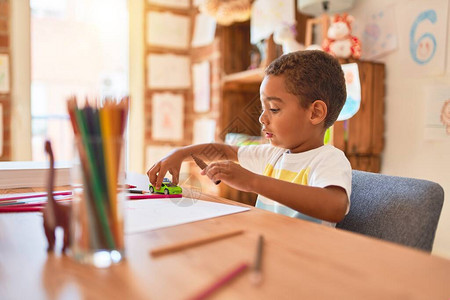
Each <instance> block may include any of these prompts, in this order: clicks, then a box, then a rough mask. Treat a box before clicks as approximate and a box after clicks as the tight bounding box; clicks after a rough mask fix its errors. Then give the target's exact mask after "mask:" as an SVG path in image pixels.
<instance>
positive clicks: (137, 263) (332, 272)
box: [0, 191, 450, 300]
mask: <svg viewBox="0 0 450 300" xmlns="http://www.w3.org/2000/svg"><path fill="white" fill-rule="evenodd" d="M0 192H2V191H0ZM202 197H203V199H205V200H211V201H219V202H223V203H232V204H236V203H235V202H231V201H230V200H226V199H223V198H219V197H212V196H206V195H203V196H202ZM232 229H245V233H244V234H241V235H238V236H235V237H231V238H227V239H224V240H221V241H216V242H213V243H210V244H207V245H203V246H199V247H195V248H191V249H188V250H184V251H182V252H178V253H173V254H167V255H164V256H160V257H156V258H154V257H151V256H150V255H149V250H150V249H152V248H154V247H157V246H161V245H165V244H168V243H174V242H178V241H181V240H184V239H190V238H195V237H199V236H204V235H207V234H211V233H220V232H224V231H228V230H232ZM259 234H264V237H265V241H266V242H265V249H264V257H263V276H264V279H263V282H262V284H261V285H260V286H254V285H252V284H251V283H250V273H249V272H247V273H244V274H241V275H240V276H239V277H237V278H235V280H234V281H232V282H231V283H230V284H229V285H227V286H224V287H223V288H221V289H220V290H218V291H217V293H215V294H214V297H213V298H214V299H313V298H314V299H327V300H328V299H449V298H450V261H449V260H446V259H443V258H439V257H435V256H431V255H429V254H427V253H423V252H420V251H418V250H414V249H410V248H406V247H403V246H399V245H395V244H392V243H388V242H384V241H379V240H375V239H372V238H368V237H365V236H361V235H357V234H353V233H349V232H345V231H341V230H337V229H333V228H327V227H325V226H322V225H317V224H313V223H309V222H306V221H302V220H297V219H292V218H289V217H285V216H282V215H277V214H274V213H270V212H266V211H263V210H259V209H256V208H252V209H251V210H250V211H248V212H243V213H238V214H233V215H228V216H223V217H218V218H214V219H209V220H205V221H199V222H194V223H189V224H184V225H179V226H174V227H168V228H163V229H158V230H155V231H149V232H145V233H140V234H132V235H128V236H127V237H126V251H127V259H126V261H125V262H123V263H120V264H118V265H115V266H113V267H111V268H108V269H96V268H94V267H91V266H86V265H82V264H78V263H76V262H74V261H73V260H72V259H71V258H70V257H67V256H62V255H60V254H47V252H46V250H45V249H46V245H47V244H46V241H45V237H44V232H43V228H42V214H41V213H10V214H7V213H4V214H0V299H187V298H189V297H191V296H193V295H195V294H197V292H198V291H200V290H202V289H203V288H204V287H206V286H208V285H209V284H210V283H211V282H213V281H215V280H216V279H217V278H219V277H220V276H221V275H222V274H224V272H226V271H227V270H229V269H230V268H232V267H233V266H235V265H237V264H239V263H240V262H250V263H251V262H252V261H253V258H254V255H255V250H256V242H257V238H258V235H259Z"/></svg>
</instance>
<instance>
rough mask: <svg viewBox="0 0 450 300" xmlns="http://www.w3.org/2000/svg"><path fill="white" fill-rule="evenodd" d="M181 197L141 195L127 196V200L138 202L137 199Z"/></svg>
mask: <svg viewBox="0 0 450 300" xmlns="http://www.w3.org/2000/svg"><path fill="white" fill-rule="evenodd" d="M181 197H183V195H181V194H177V195H161V194H143V195H129V196H128V200H139V199H160V198H163V199H164V198H181Z"/></svg>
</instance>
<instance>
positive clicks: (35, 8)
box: [30, 0, 129, 161]
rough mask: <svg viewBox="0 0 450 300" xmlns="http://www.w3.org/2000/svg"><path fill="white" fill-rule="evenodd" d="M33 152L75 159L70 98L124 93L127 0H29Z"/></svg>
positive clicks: (38, 157) (36, 155) (39, 155)
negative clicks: (50, 149) (51, 151)
mask: <svg viewBox="0 0 450 300" xmlns="http://www.w3.org/2000/svg"><path fill="white" fill-rule="evenodd" d="M30 8H31V123H32V124H31V126H32V158H33V160H37V161H43V160H46V156H45V152H44V141H45V140H46V139H50V140H51V141H52V145H53V149H54V152H55V158H56V159H57V160H71V159H72V156H73V142H72V141H73V133H72V128H71V125H70V120H69V116H68V114H67V110H66V99H67V98H68V97H70V96H72V95H75V96H77V98H78V99H84V98H85V97H89V98H91V99H99V100H100V99H103V98H105V97H116V98H119V97H122V96H124V95H128V94H129V84H128V70H129V67H128V51H129V50H128V49H129V38H128V24H129V23H128V10H127V0H114V1H109V0H30Z"/></svg>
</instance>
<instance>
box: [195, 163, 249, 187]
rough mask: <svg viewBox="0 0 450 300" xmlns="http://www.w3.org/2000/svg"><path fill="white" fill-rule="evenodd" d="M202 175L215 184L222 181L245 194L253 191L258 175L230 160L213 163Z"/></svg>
mask: <svg viewBox="0 0 450 300" xmlns="http://www.w3.org/2000/svg"><path fill="white" fill-rule="evenodd" d="M201 174H202V175H207V176H208V177H209V178H210V179H211V180H212V181H213V182H216V181H217V180H221V181H222V182H224V183H226V184H227V185H229V186H231V187H232V188H235V189H237V190H240V191H244V192H249V191H251V190H252V182H253V179H254V178H255V175H256V174H255V173H252V172H250V171H249V170H247V169H245V168H243V167H241V166H240V165H239V164H236V163H234V162H232V161H229V160H226V161H220V162H214V163H211V164H210V165H209V166H208V167H206V168H205V169H204V170H202V172H201Z"/></svg>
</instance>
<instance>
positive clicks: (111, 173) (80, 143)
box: [70, 138, 125, 267]
mask: <svg viewBox="0 0 450 300" xmlns="http://www.w3.org/2000/svg"><path fill="white" fill-rule="evenodd" d="M75 144H76V151H75V153H76V158H75V159H74V164H73V167H72V192H73V204H72V218H71V222H72V224H71V230H72V232H71V234H72V236H71V242H72V244H71V251H70V253H71V255H72V257H73V258H74V259H75V260H77V261H79V262H82V263H88V264H92V265H94V266H96V267H108V266H110V265H112V264H114V263H118V262H120V261H121V260H123V259H124V256H125V244H124V213H123V208H124V200H125V193H124V192H123V188H121V186H122V184H123V180H124V168H123V167H124V155H123V154H124V153H123V149H124V141H123V140H122V139H117V138H115V139H113V138H111V139H108V138H107V139H104V138H89V139H84V140H83V139H79V138H77V139H76V140H75Z"/></svg>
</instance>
